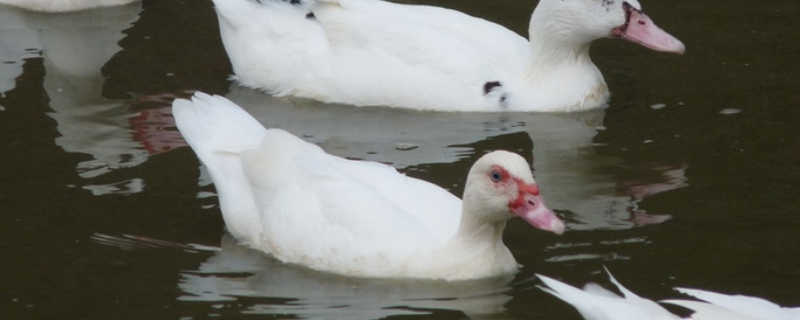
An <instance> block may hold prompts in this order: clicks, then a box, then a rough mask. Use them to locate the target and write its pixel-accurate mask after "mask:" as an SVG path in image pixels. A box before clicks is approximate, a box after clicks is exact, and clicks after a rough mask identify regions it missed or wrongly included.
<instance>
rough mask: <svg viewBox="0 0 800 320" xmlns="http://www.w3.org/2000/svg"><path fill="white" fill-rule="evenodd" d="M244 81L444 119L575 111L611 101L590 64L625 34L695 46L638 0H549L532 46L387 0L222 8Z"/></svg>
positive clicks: (298, 0)
mask: <svg viewBox="0 0 800 320" xmlns="http://www.w3.org/2000/svg"><path fill="white" fill-rule="evenodd" d="M214 4H215V6H216V11H217V14H218V17H219V24H220V32H221V36H222V41H223V43H224V45H225V49H226V51H227V53H228V57H229V58H230V61H231V63H232V65H233V70H234V73H235V79H236V80H237V81H238V82H239V83H240V84H242V85H244V86H247V87H251V88H256V89H261V90H265V91H267V92H270V93H272V94H275V95H279V96H288V95H290V96H296V97H301V98H310V99H315V100H320V101H324V102H335V103H344V104H352V105H359V106H371V105H381V106H390V107H403V108H411V109H423V110H438V111H480V112H494V111H548V112H566V111H579V110H587V109H593V108H600V107H604V106H605V105H606V102H607V99H608V96H609V94H608V88H607V86H606V83H605V80H604V79H603V75H602V74H601V73H600V71H599V70H598V69H597V67H596V66H595V65H594V63H592V61H591V59H590V57H589V46H590V44H591V42H592V41H594V40H596V39H599V38H605V37H615V38H622V39H626V40H629V41H632V42H636V43H639V44H642V45H643V46H645V47H648V48H651V49H653V50H658V51H668V52H675V53H683V52H684V45H683V44H682V43H681V42H680V41H678V40H677V39H675V38H674V37H672V36H671V35H669V34H667V33H666V32H664V31H663V30H661V29H660V28H658V27H657V26H656V25H655V24H654V23H653V21H651V20H650V18H648V17H647V16H646V15H645V14H644V13H643V12H642V9H641V6H640V5H639V3H638V1H636V0H620V1H600V0H570V1H563V0H541V1H540V2H539V5H538V6H537V7H536V9H535V10H534V12H533V15H532V16H531V22H530V27H529V35H530V41H528V40H527V39H525V38H523V37H521V36H519V35H518V34H516V33H514V32H513V31H510V30H508V29H506V28H505V27H502V26H500V25H498V24H495V23H492V22H489V21H486V20H483V19H480V18H475V17H472V16H468V15H466V14H463V13H461V12H458V11H455V10H450V9H445V8H439V7H433V6H424V5H406V4H396V3H390V2H385V1H378V0H214Z"/></svg>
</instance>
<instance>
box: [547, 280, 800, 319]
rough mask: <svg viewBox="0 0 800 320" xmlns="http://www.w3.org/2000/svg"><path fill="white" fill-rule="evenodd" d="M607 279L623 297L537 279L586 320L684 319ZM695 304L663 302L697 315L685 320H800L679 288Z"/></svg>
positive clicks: (750, 301)
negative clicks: (690, 297) (691, 298)
mask: <svg viewBox="0 0 800 320" xmlns="http://www.w3.org/2000/svg"><path fill="white" fill-rule="evenodd" d="M606 272H607V273H608V277H609V279H610V280H611V283H613V284H614V285H615V286H617V289H619V291H620V292H621V293H622V297H620V296H618V295H617V294H615V293H613V292H611V291H609V290H606V289H604V288H602V287H600V286H599V285H597V284H595V283H589V284H587V285H586V286H585V287H584V289H583V290H580V289H578V288H575V287H572V286H570V285H567V284H565V283H562V282H560V281H558V280H555V279H551V278H548V277H545V276H542V275H536V276H537V277H539V279H540V280H542V282H544V284H545V285H546V286H547V287H542V288H541V289H542V290H543V291H545V292H547V293H549V294H552V295H553V296H555V297H557V298H559V299H561V300H563V301H564V302H567V303H569V304H571V305H572V306H573V307H575V309H577V310H578V312H579V313H580V314H581V315H582V316H583V317H584V318H585V319H586V320H640V319H651V320H672V319H681V317H679V316H677V315H675V314H672V313H670V312H669V311H667V310H666V309H664V308H663V307H661V306H660V305H658V304H657V303H655V302H653V301H652V300H648V299H644V298H642V297H639V296H638V295H636V294H635V293H633V292H631V291H630V290H628V289H626V288H625V287H623V286H622V285H621V284H620V283H619V282H618V281H617V280H616V279H614V277H613V276H612V275H611V273H610V272H608V270H606ZM676 290H678V291H679V292H681V293H684V294H687V295H690V296H693V297H695V298H697V299H700V300H704V301H707V302H708V303H706V302H700V301H693V300H674V299H673V300H662V301H661V302H662V303H669V304H674V305H678V306H682V307H684V308H688V309H691V310H693V311H694V313H693V314H692V315H691V316H690V317H689V318H686V319H694V320H800V308H781V307H780V306H778V305H776V304H774V303H772V302H769V301H767V300H764V299H761V298H755V297H748V296H741V295H726V294H720V293H716V292H710V291H703V290H697V289H686V288H676Z"/></svg>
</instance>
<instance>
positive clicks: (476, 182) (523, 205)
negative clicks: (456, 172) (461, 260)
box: [464, 151, 565, 234]
mask: <svg viewBox="0 0 800 320" xmlns="http://www.w3.org/2000/svg"><path fill="white" fill-rule="evenodd" d="M464 210H465V213H464V214H465V215H467V214H469V215H471V216H472V217H473V218H476V219H478V220H480V221H483V222H484V223H498V222H504V221H505V220H507V219H509V218H512V217H514V216H518V217H520V218H522V219H524V220H525V221H527V222H528V223H530V224H531V225H533V226H534V227H536V228H538V229H542V230H546V231H551V232H553V233H555V234H562V233H563V232H564V229H565V227H564V223H563V222H562V221H561V220H560V219H559V218H558V217H556V215H555V214H554V213H553V211H551V210H550V209H548V208H547V206H545V203H544V200H543V199H542V196H541V194H540V193H539V186H538V185H537V184H536V181H535V180H534V179H533V173H531V170H530V166H529V165H528V162H527V161H525V159H524V158H522V157H521V156H520V155H518V154H516V153H512V152H508V151H494V152H491V153H488V154H486V155H484V156H482V157H481V158H480V159H478V161H476V162H475V164H474V165H473V166H472V168H471V169H470V171H469V175H468V176H467V183H466V187H465V190H464ZM467 211H469V212H467Z"/></svg>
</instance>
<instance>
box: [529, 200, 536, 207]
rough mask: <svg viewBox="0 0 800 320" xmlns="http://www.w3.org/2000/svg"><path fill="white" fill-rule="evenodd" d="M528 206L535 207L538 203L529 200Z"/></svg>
mask: <svg viewBox="0 0 800 320" xmlns="http://www.w3.org/2000/svg"><path fill="white" fill-rule="evenodd" d="M528 204H529V205H531V206H535V205H536V202H534V201H533V200H528Z"/></svg>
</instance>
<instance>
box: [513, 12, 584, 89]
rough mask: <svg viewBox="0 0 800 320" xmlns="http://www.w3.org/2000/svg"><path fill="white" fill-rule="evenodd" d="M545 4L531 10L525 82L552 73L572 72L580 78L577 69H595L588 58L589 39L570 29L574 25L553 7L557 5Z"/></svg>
mask: <svg viewBox="0 0 800 320" xmlns="http://www.w3.org/2000/svg"><path fill="white" fill-rule="evenodd" d="M545 2H547V1H543V3H541V4H540V5H539V6H538V7H537V8H536V9H535V10H534V11H533V14H532V15H531V20H530V25H529V27H528V39H529V40H530V48H531V50H530V52H531V57H530V63H529V65H528V68H527V70H526V75H527V76H528V78H529V80H537V79H545V78H551V77H553V74H552V72H554V71H558V72H561V73H563V72H573V70H575V71H574V72H577V73H576V74H578V75H580V74H581V71H580V70H586V68H587V67H589V68H590V69H593V70H596V67H595V66H594V63H592V61H591V58H590V57H589V47H590V45H591V42H592V40H593V39H588V38H587V37H585V36H583V35H581V34H580V33H579V32H576V31H575V30H573V29H571V27H572V26H573V24H574V22H573V21H570V18H571V17H570V16H569V15H568V14H566V13H564V11H563V10H554V8H553V7H554V6H556V5H561V4H560V3H556V4H553V2H547V3H545ZM558 2H560V1H558ZM584 73H585V71H584ZM598 73H599V71H598Z"/></svg>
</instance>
